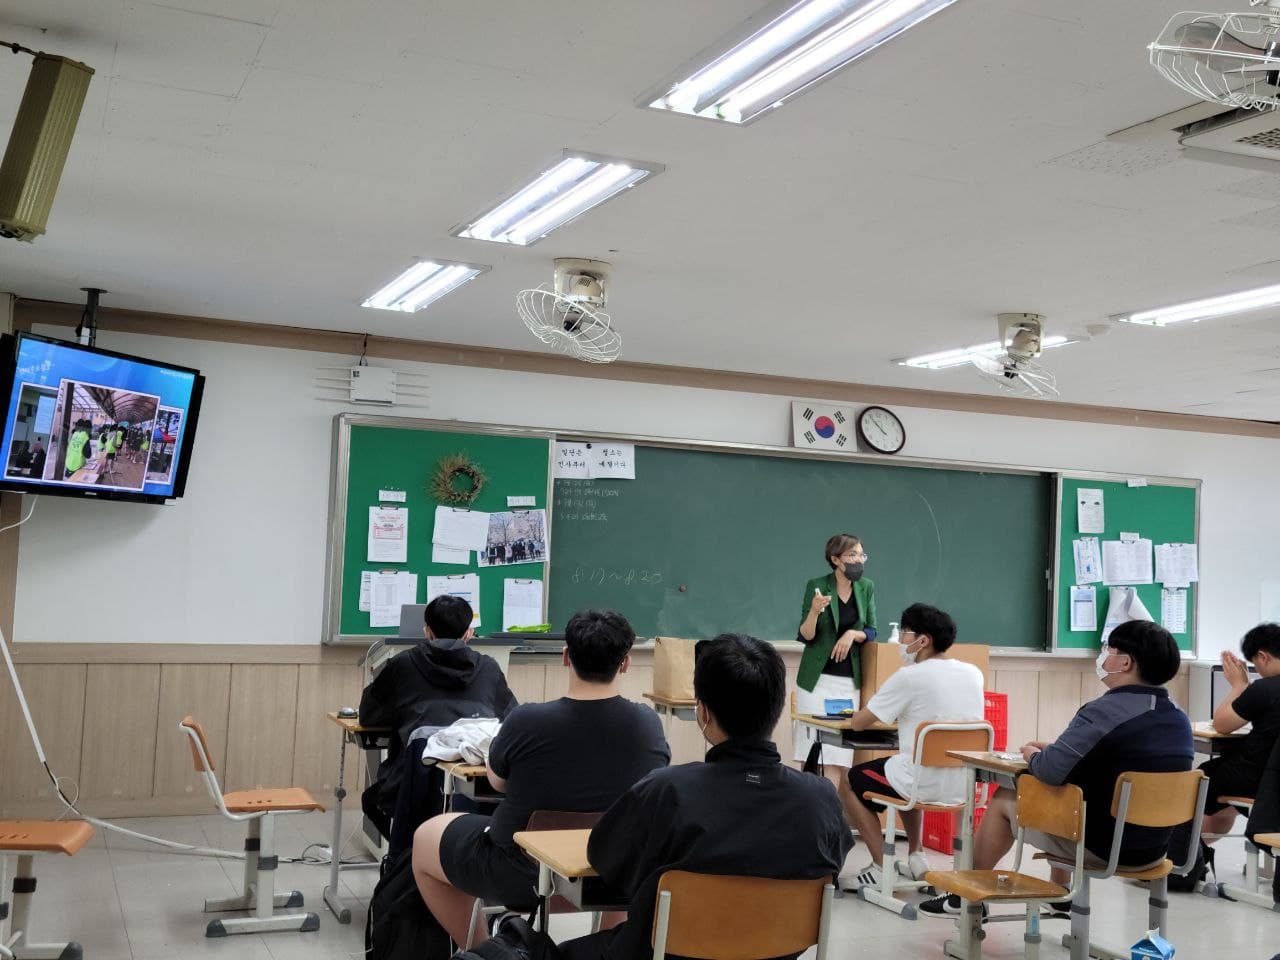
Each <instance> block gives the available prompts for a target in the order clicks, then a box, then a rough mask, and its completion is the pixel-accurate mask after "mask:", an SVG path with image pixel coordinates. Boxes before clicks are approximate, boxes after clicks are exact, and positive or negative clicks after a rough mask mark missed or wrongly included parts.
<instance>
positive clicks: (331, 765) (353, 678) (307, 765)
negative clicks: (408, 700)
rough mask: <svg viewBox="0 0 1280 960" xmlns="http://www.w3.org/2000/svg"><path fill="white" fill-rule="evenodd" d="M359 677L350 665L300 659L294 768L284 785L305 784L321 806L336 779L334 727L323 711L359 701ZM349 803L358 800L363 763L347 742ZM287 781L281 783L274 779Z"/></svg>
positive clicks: (358, 752) (336, 736)
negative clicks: (301, 661)
mask: <svg viewBox="0 0 1280 960" xmlns="http://www.w3.org/2000/svg"><path fill="white" fill-rule="evenodd" d="M363 679H364V678H363V676H362V674H361V672H360V671H359V670H356V669H355V668H354V667H349V666H341V665H333V666H322V665H319V664H302V665H301V666H299V667H298V699H297V710H296V712H295V714H294V727H293V773H292V779H290V781H289V784H287V785H289V786H298V787H306V788H307V789H308V790H310V791H311V794H312V796H314V797H315V798H316V799H317V800H319V801H320V802H321V803H323V804H325V805H326V806H327V805H328V803H329V800H330V799H332V797H333V791H334V787H335V785H336V784H337V780H338V744H339V742H340V740H341V737H340V736H339V730H338V727H337V726H336V725H335V724H333V723H331V722H330V721H329V718H328V717H326V716H325V714H327V713H330V712H332V711H334V710H337V709H339V708H341V707H355V706H358V705H359V703H360V691H361V689H362V685H363ZM345 749H346V755H347V771H346V773H347V776H346V780H345V787H346V790H347V798H348V800H347V802H348V805H350V803H352V802H357V803H358V801H359V796H360V794H359V789H357V788H359V787H361V785H362V781H361V774H362V773H363V771H364V764H363V763H362V762H360V761H361V759H362V758H361V756H360V754H361V751H360V750H358V749H356V748H355V747H346V748H345ZM276 786H286V784H276Z"/></svg>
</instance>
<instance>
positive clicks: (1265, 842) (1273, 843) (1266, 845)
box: [1253, 833, 1280, 913]
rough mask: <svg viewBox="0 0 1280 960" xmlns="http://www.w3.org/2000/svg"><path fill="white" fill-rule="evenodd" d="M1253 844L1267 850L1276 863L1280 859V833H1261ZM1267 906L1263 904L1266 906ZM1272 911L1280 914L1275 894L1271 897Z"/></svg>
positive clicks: (1279, 902)
mask: <svg viewBox="0 0 1280 960" xmlns="http://www.w3.org/2000/svg"><path fill="white" fill-rule="evenodd" d="M1253 842H1254V844H1255V845H1257V846H1258V847H1260V848H1262V849H1265V850H1266V851H1268V852H1269V853H1270V855H1271V858H1272V862H1273V863H1274V862H1275V860H1276V858H1277V857H1280V833H1259V834H1255V835H1254V838H1253ZM1265 905H1266V904H1263V906H1265ZM1270 906H1271V909H1272V910H1274V911H1275V912H1276V913H1280V899H1278V898H1277V897H1276V896H1275V895H1274V894H1273V895H1272V897H1271V904H1270Z"/></svg>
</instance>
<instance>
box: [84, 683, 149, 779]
mask: <svg viewBox="0 0 1280 960" xmlns="http://www.w3.org/2000/svg"><path fill="white" fill-rule="evenodd" d="M159 705H160V665H159V664H122V663H93V664H89V666H88V673H87V675H86V678H85V697H84V745H83V749H82V751H81V757H80V795H81V796H82V797H84V798H85V799H87V800H88V799H94V798H97V797H102V798H113V799H120V800H128V799H133V798H146V797H149V796H150V795H151V786H152V784H153V783H154V781H155V769H156V714H157V711H158V709H159Z"/></svg>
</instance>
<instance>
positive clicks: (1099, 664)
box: [1093, 646, 1124, 680]
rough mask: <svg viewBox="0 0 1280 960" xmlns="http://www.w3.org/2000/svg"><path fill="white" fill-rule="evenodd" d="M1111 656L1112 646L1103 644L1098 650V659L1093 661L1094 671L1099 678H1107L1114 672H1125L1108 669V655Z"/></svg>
mask: <svg viewBox="0 0 1280 960" xmlns="http://www.w3.org/2000/svg"><path fill="white" fill-rule="evenodd" d="M1109 656H1111V648H1110V647H1108V646H1103V648H1102V649H1101V650H1099V651H1098V659H1097V660H1095V661H1094V662H1093V671H1094V673H1096V674H1097V675H1098V679H1099V680H1106V679H1107V677H1109V676H1111V675H1112V674H1113V673H1124V671H1123V670H1108V669H1107V667H1106V663H1107V657H1109Z"/></svg>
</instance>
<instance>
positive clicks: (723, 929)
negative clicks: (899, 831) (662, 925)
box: [650, 870, 831, 960]
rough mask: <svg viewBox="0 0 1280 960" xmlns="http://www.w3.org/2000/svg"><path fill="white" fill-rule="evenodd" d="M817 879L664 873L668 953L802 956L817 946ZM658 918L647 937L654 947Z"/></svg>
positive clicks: (736, 959)
mask: <svg viewBox="0 0 1280 960" xmlns="http://www.w3.org/2000/svg"><path fill="white" fill-rule="evenodd" d="M829 883H831V878H830V877H820V878H819V879H817V880H767V879H764V878H762V877H732V876H713V875H711V874H705V873H689V872H687V871H685V870H668V871H667V872H666V873H664V874H663V875H662V877H661V878H660V879H659V880H658V897H659V902H661V897H662V894H663V893H664V892H666V893H670V894H671V898H670V903H671V911H670V915H669V918H668V923H667V941H666V950H665V952H666V953H667V954H672V955H675V956H680V957H698V958H706V960H762V958H765V957H785V956H789V955H791V954H796V953H802V952H803V951H805V950H807V949H808V948H809V947H811V946H813V945H814V944H816V943H817V942H818V939H819V933H820V926H821V922H822V902H823V888H824V887H826V885H827V884H829ZM658 917H659V914H658V913H657V912H655V914H654V926H653V931H652V932H651V935H650V938H651V942H652V943H653V945H654V946H655V947H656V946H658V943H657V934H658Z"/></svg>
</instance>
